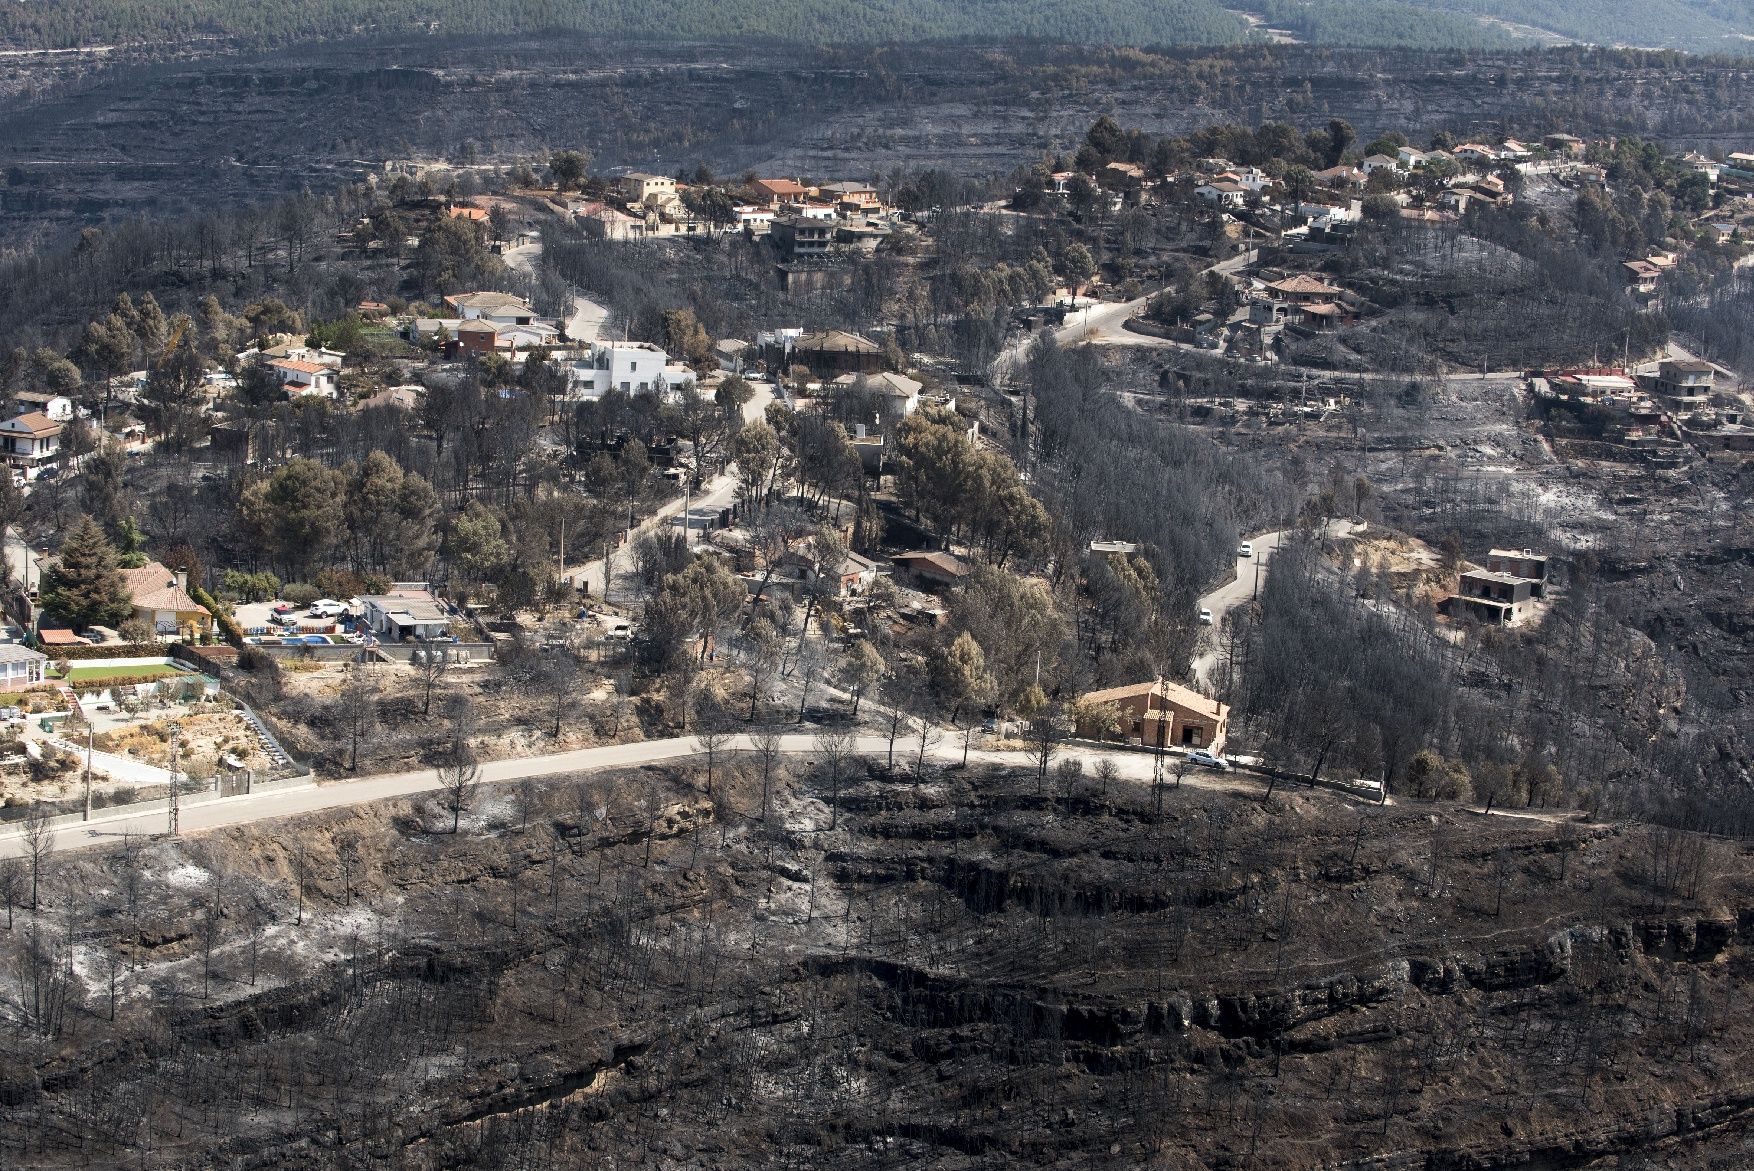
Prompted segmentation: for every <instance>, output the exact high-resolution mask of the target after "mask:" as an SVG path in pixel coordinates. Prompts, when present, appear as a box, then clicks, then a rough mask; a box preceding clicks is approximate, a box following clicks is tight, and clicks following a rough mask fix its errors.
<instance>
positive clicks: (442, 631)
mask: <svg viewBox="0 0 1754 1171" xmlns="http://www.w3.org/2000/svg"><path fill="white" fill-rule="evenodd" d="M359 604H360V607H361V611H362V613H361V621H362V622H363V623H364V625H365V626H367V627H368V628H369V629H370V630H371V632H372V633H373V634H374V635H376V636H377V637H378V638H379V639H382V640H383V641H385V642H412V641H420V640H426V639H445V640H448V639H449V638H450V637H451V618H450V614H449V612H448V611H447V610H446V608H445V605H444V603H442V602H440V601H439V600H438V596H437V595H435V594H434V593H433V592H432V587H431V586H429V585H428V584H427V583H426V582H423V581H399V582H393V583H391V586H390V592H389V593H387V594H373V595H371V596H370V597H364V598H361V599H360V600H359Z"/></svg>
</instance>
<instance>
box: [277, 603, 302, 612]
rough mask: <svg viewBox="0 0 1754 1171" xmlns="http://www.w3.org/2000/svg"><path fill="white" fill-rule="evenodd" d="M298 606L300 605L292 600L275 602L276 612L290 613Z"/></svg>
mask: <svg viewBox="0 0 1754 1171" xmlns="http://www.w3.org/2000/svg"><path fill="white" fill-rule="evenodd" d="M297 608H298V607H296V606H294V605H293V604H292V603H291V602H275V603H274V612H275V613H276V614H290V613H292V612H293V611H294V610H296V609H297Z"/></svg>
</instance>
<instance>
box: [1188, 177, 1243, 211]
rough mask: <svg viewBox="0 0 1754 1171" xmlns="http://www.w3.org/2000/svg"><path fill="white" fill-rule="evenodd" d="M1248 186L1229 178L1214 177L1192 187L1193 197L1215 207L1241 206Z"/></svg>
mask: <svg viewBox="0 0 1754 1171" xmlns="http://www.w3.org/2000/svg"><path fill="white" fill-rule="evenodd" d="M1247 196H1248V188H1246V187H1244V186H1243V185H1242V184H1241V183H1237V182H1235V181H1234V180H1230V179H1215V180H1213V181H1212V182H1210V183H1202V184H1200V185H1199V186H1198V187H1196V188H1194V197H1195V198H1196V199H1201V200H1204V201H1205V202H1207V203H1210V204H1212V205H1214V206H1216V207H1241V206H1242V202H1243V200H1244V199H1245V198H1246V197H1247Z"/></svg>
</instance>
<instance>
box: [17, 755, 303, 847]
mask: <svg viewBox="0 0 1754 1171" xmlns="http://www.w3.org/2000/svg"><path fill="white" fill-rule="evenodd" d="M240 775H241V776H244V780H243V787H242V788H238V787H237V784H236V782H235V781H232V780H228V778H224V777H214V778H213V779H212V780H210V781H204V782H201V785H202V787H201V788H199V789H196V790H194V791H190V790H189V789H187V788H184V789H182V790H181V791H180V792H179V793H178V795H177V807H178V808H179V809H181V808H183V807H185V806H189V805H208V804H211V803H213V802H215V801H225V800H230V799H232V798H234V797H239V796H245V795H248V794H255V793H274V792H279V791H281V790H283V789H299V788H305V787H309V786H314V784H315V782H314V781H313V780H312V779H311V774H310V770H309V769H305V770H303V771H302V772H300V773H298V774H296V775H293V776H287V777H278V778H275V779H272V780H255V779H254V778H253V777H250V776H248V775H247V774H240ZM183 784H184V785H185V786H187V785H188V784H190V782H189V781H187V780H185V781H183ZM153 812H163V813H164V814H165V816H166V817H167V818H168V817H169V815H170V797H169V795H168V794H167V795H166V796H163V797H155V798H153V799H152V800H150V801H136V802H134V803H133V804H130V805H106V806H104V807H103V809H102V811H101V812H100V811H99V810H95V809H94V810H93V811H92V815H91V817H90V818H89V819H87V818H86V816H85V814H84V813H83V812H78V813H58V814H56V815H54V816H53V817H51V818H49V819H48V821H49V825H50V826H51V827H53V828H56V829H59V828H61V827H62V826H69V825H95V824H97V823H99V822H105V821H119V820H122V819H124V818H129V817H139V816H141V815H143V814H147V813H153ZM23 832H24V826H23V820H22V819H20V820H18V821H12V822H0V838H5V837H11V836H17V835H18V834H21V833H23Z"/></svg>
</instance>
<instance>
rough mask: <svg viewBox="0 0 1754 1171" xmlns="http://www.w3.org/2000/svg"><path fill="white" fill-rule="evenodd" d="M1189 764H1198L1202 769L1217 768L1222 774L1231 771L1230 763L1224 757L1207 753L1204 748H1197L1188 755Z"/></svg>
mask: <svg viewBox="0 0 1754 1171" xmlns="http://www.w3.org/2000/svg"><path fill="white" fill-rule="evenodd" d="M1188 763H1189V764H1197V765H1199V766H1200V767H1201V768H1215V769H1217V770H1218V771H1219V772H1221V773H1227V772H1229V771H1230V762H1229V761H1227V760H1225V759H1224V758H1223V757H1222V756H1217V755H1214V754H1213V753H1210V752H1207V751H1206V750H1205V749H1204V748H1196V749H1194V750H1193V751H1192V752H1189V753H1188Z"/></svg>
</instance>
